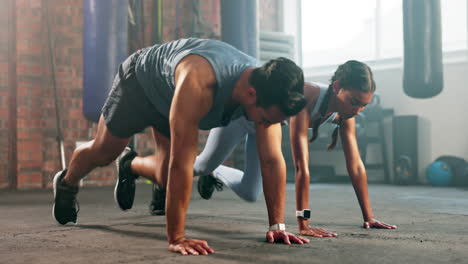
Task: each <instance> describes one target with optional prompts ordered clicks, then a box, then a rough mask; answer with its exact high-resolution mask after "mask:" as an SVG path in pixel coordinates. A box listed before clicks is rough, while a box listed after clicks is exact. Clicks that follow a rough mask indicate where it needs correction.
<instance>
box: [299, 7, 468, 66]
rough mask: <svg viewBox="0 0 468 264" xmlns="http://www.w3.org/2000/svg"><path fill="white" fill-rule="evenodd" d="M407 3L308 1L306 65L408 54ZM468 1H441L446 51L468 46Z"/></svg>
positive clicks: (304, 25) (304, 38)
mask: <svg viewBox="0 0 468 264" xmlns="http://www.w3.org/2000/svg"><path fill="white" fill-rule="evenodd" d="M402 1H403V0H391V1H390V0H355V1H345V0H327V1H309V0H303V1H301V2H302V9H301V10H302V36H301V37H302V57H303V60H302V61H303V66H304V67H305V68H309V67H321V66H326V65H336V64H340V63H343V62H344V61H346V60H349V59H357V60H361V61H378V60H382V59H390V58H401V57H402V56H403V12H402V6H403V2H402ZM466 2H467V1H466V0H441V16H442V17H441V23H442V45H443V46H442V47H443V51H444V52H449V51H455V50H463V49H466V48H467V42H468V40H467V3H466Z"/></svg>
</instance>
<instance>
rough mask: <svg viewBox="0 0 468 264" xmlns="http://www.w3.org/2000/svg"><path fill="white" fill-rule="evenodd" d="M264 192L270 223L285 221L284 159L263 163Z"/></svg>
mask: <svg viewBox="0 0 468 264" xmlns="http://www.w3.org/2000/svg"><path fill="white" fill-rule="evenodd" d="M262 175H263V190H264V191H263V192H264V195H265V201H266V205H267V209H268V221H269V223H270V225H273V224H276V223H284V207H285V202H286V165H285V163H284V160H280V161H275V162H268V163H266V164H262Z"/></svg>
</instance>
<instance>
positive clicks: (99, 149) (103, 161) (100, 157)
mask: <svg viewBox="0 0 468 264" xmlns="http://www.w3.org/2000/svg"><path fill="white" fill-rule="evenodd" d="M75 151H78V152H82V153H88V154H89V158H91V162H92V163H93V164H94V165H95V166H96V167H105V166H108V165H109V164H111V163H112V162H113V161H114V160H115V159H116V158H117V156H118V155H119V154H120V152H118V151H116V150H115V149H110V148H106V146H97V145H96V144H94V141H90V142H87V143H85V144H83V145H81V146H80V147H78V148H77V149H76V150H75Z"/></svg>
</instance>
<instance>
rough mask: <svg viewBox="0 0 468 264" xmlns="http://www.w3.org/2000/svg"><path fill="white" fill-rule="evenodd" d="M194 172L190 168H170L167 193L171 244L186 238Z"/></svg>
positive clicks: (168, 229)
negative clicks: (186, 220)
mask: <svg viewBox="0 0 468 264" xmlns="http://www.w3.org/2000/svg"><path fill="white" fill-rule="evenodd" d="M192 182H193V171H192V170H191V169H190V168H177V167H175V166H173V167H172V168H169V179H168V183H167V191H166V193H167V194H166V196H167V197H166V226H167V237H168V240H169V243H172V242H174V241H177V240H179V239H181V238H183V237H184V236H185V214H186V212H187V208H188V205H189V202H190V194H191V191H192Z"/></svg>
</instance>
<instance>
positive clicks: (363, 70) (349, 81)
mask: <svg viewBox="0 0 468 264" xmlns="http://www.w3.org/2000/svg"><path fill="white" fill-rule="evenodd" d="M335 81H338V83H339V84H340V88H342V89H345V90H359V91H361V92H364V93H368V92H375V89H376V86H375V81H374V75H373V74H372V70H371V69H370V68H369V66H367V65H366V64H365V63H362V62H360V61H356V60H349V61H347V62H345V63H344V64H341V65H340V66H339V67H338V69H337V70H336V71H335V74H333V77H332V78H331V80H330V85H329V86H328V90H327V93H326V94H325V97H324V99H323V101H322V103H321V105H320V108H319V113H320V118H318V119H317V120H315V122H314V125H313V126H312V138H311V139H310V141H309V142H313V141H314V140H315V139H316V138H317V137H318V130H319V127H320V124H321V123H322V121H323V118H324V116H325V114H326V112H327V108H328V104H329V102H330V97H331V96H332V94H333V83H334V82H335ZM342 122H343V119H342V118H341V117H340V119H339V120H338V126H337V127H336V128H335V129H334V130H333V134H332V143H331V144H330V145H329V146H328V150H332V149H333V148H334V147H335V146H336V143H337V141H338V129H339V128H340V126H341V123H342Z"/></svg>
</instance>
